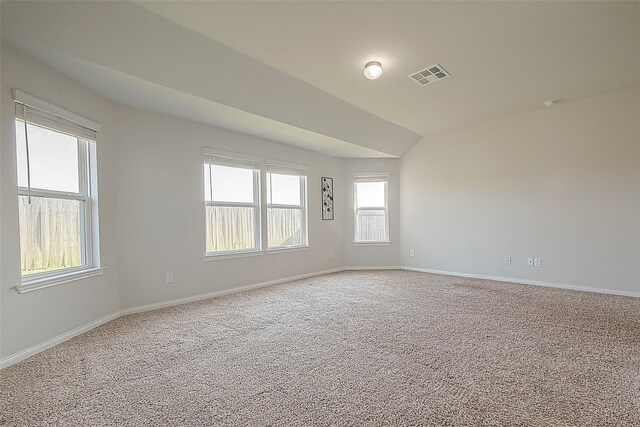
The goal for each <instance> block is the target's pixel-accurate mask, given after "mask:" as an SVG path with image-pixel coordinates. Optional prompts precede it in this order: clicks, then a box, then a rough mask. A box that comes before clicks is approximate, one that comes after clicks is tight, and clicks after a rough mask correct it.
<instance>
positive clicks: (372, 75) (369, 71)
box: [364, 61, 382, 80]
mask: <svg viewBox="0 0 640 427" xmlns="http://www.w3.org/2000/svg"><path fill="white" fill-rule="evenodd" d="M381 75H382V64H381V63H379V62H378V61H370V62H367V64H366V65H365V66H364V76H365V77H366V78H368V79H369V80H375V79H377V78H378V77H380V76H381Z"/></svg>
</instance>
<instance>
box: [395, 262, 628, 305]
mask: <svg viewBox="0 0 640 427" xmlns="http://www.w3.org/2000/svg"><path fill="white" fill-rule="evenodd" d="M402 269H403V270H408V271H418V272H421V273H433V274H442V275H444V276H457V277H469V278H472V279H484V280H493V281H495V282H507V283H515V284H518V285H533V286H544V287H547V288H559V289H569V290H572V291H582V292H594V293H597V294H608V295H618V296H624V297H635V298H640V292H628V291H618V290H614V289H604V288H590V287H587V286H575V285H563V284H559V283H550V282H542V281H539V280H527V279H514V278H509V277H496V276H485V275H482V274H469V273H457V272H454V271H443V270H432V269H429V268H417V267H406V266H405V267H402Z"/></svg>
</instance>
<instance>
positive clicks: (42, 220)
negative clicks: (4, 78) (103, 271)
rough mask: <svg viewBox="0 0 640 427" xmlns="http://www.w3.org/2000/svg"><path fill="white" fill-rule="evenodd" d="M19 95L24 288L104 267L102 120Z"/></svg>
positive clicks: (19, 171)
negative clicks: (99, 191) (98, 167)
mask: <svg viewBox="0 0 640 427" xmlns="http://www.w3.org/2000/svg"><path fill="white" fill-rule="evenodd" d="M14 96H15V98H16V102H15V107H16V120H15V129H16V157H17V159H16V160H17V174H18V177H17V179H18V215H19V216H18V220H19V229H20V259H21V261H20V271H21V275H22V281H21V284H20V285H19V287H18V290H19V291H21V290H29V289H30V288H33V287H36V286H38V287H39V286H42V285H47V284H51V283H52V282H53V281H55V279H56V278H59V277H61V276H64V277H67V279H68V278H69V275H73V274H74V273H82V272H86V270H90V269H93V268H95V267H98V254H97V249H95V248H97V233H95V232H94V230H97V218H96V217H97V215H96V214H94V212H97V206H96V202H97V200H96V192H95V188H96V182H95V180H96V175H95V164H96V163H95V151H96V150H95V139H96V132H97V131H96V129H97V128H98V127H99V126H98V125H97V124H95V123H93V122H90V121H88V120H87V119H84V118H81V117H79V116H76V115H75V114H73V113H70V112H66V111H64V110H62V109H60V108H59V107H56V106H53V105H51V104H48V103H46V102H45V101H41V100H39V99H37V98H34V97H32V96H30V95H27V94H24V93H22V92H19V91H14ZM65 281H68V280H65Z"/></svg>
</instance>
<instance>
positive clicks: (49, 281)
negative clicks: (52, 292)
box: [14, 267, 104, 294]
mask: <svg viewBox="0 0 640 427" xmlns="http://www.w3.org/2000/svg"><path fill="white" fill-rule="evenodd" d="M103 271H104V267H92V268H86V269H84V270H80V271H73V272H71V273H63V274H57V275H55V276H50V277H43V278H40V279H34V280H25V281H23V282H21V283H20V284H18V285H16V286H15V287H14V288H15V290H16V291H17V292H18V293H19V294H24V293H27V292H31V291H37V290H38V289H44V288H49V287H51V286H57V285H61V284H63V283H69V282H74V281H76V280H81V279H87V278H89V277H94V276H99V275H101V274H102V272H103Z"/></svg>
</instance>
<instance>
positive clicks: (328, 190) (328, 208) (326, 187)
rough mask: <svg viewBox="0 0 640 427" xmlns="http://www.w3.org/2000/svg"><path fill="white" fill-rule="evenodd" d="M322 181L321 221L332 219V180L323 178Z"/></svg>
mask: <svg viewBox="0 0 640 427" xmlns="http://www.w3.org/2000/svg"><path fill="white" fill-rule="evenodd" d="M321 180H322V219H333V218H334V217H333V210H334V209H333V178H328V177H326V176H323V177H322V178H321Z"/></svg>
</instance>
